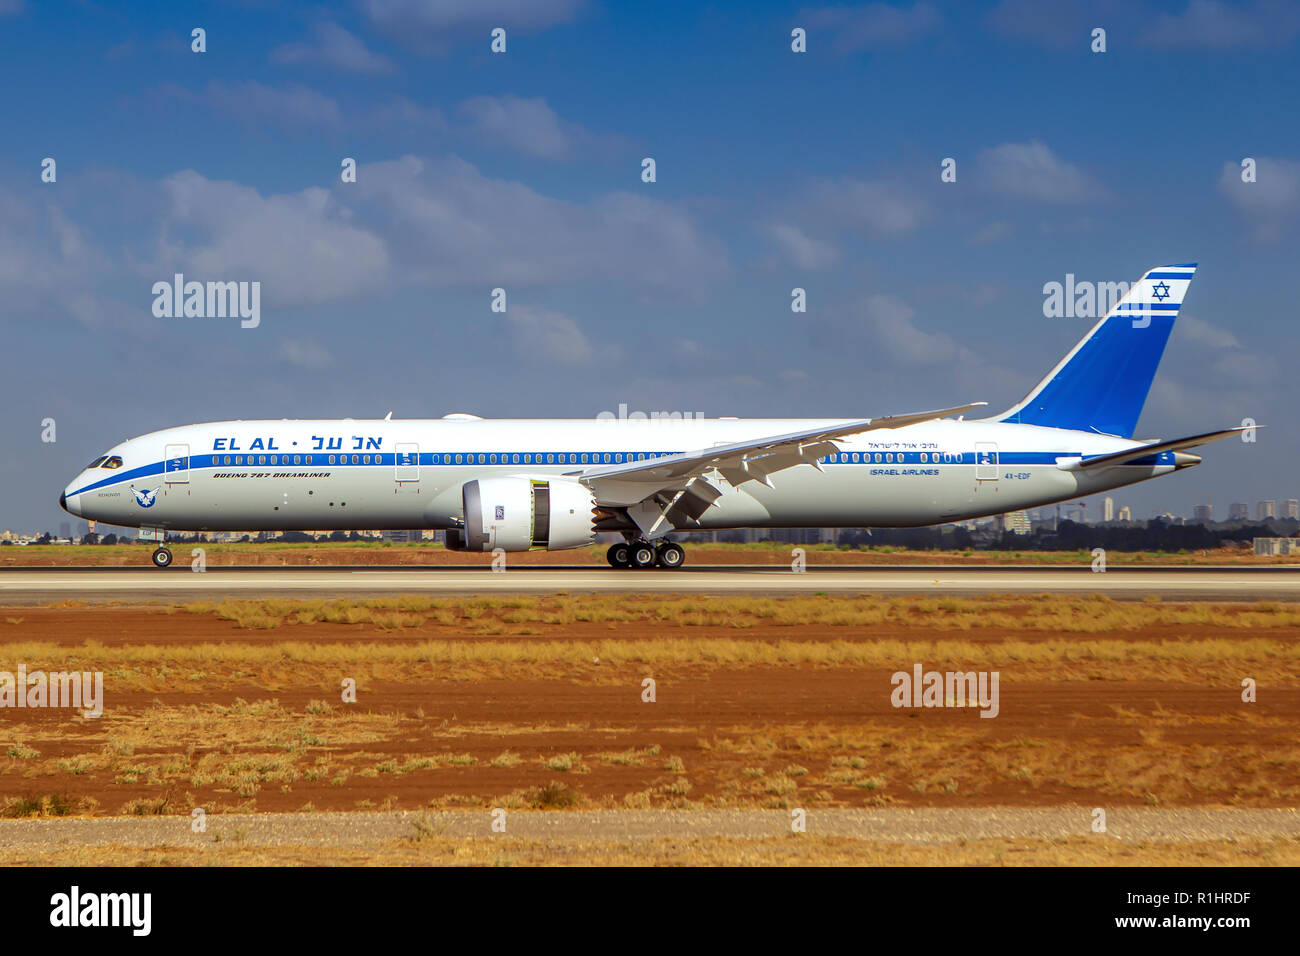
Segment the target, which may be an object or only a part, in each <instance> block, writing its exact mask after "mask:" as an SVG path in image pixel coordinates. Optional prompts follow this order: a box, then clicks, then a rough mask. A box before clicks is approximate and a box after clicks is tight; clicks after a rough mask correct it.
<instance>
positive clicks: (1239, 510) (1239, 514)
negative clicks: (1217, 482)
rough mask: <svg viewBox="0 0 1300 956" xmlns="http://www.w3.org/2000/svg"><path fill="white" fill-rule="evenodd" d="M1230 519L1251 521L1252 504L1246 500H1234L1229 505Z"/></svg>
mask: <svg viewBox="0 0 1300 956" xmlns="http://www.w3.org/2000/svg"><path fill="white" fill-rule="evenodd" d="M1228 520H1229V521H1249V520H1250V505H1248V504H1246V502H1244V501H1234V502H1233V503H1232V504H1230V505H1228Z"/></svg>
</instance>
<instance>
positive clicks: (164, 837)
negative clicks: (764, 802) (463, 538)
mask: <svg viewBox="0 0 1300 956" xmlns="http://www.w3.org/2000/svg"><path fill="white" fill-rule="evenodd" d="M504 819H505V832H504V835H506V836H510V837H515V838H522V839H527V840H541V841H555V842H568V843H591V842H601V843H603V842H627V841H638V840H657V839H683V838H698V837H705V838H707V837H731V838H740V839H758V838H764V837H782V836H786V835H788V834H789V833H790V832H791V813H790V811H784V810H778V811H771V810H598V811H584V812H578V811H574V812H566V811H536V810H521V811H510V812H507V813H506V814H505V818H504ZM492 821H493V817H492V814H491V811H489V810H477V811H471V810H456V811H443V812H429V813H410V812H382V813H375V812H367V813H285V814H260V815H243V814H240V815H236V816H210V817H208V818H207V821H206V830H205V831H204V832H203V833H195V832H193V830H192V828H191V818H190V817H189V816H188V815H186V816H170V817H146V818H141V817H101V818H88V819H63V820H0V847H3V848H6V849H8V848H18V849H27V850H37V851H39V850H40V849H42V848H51V849H53V848H57V847H66V846H74V845H75V846H132V847H186V846H190V847H201V846H210V845H212V843H213V841H214V840H216V839H218V838H220V839H221V840H223V841H232V842H238V843H239V844H240V845H242V846H267V847H270V846H301V847H326V848H328V847H338V848H343V847H353V848H366V847H378V846H382V845H384V844H386V843H391V842H392V841H394V840H399V839H403V838H410V837H412V836H415V835H417V833H420V832H423V833H425V834H428V835H433V836H441V837H453V838H466V837H493V836H497V835H500V834H496V833H494V832H493V830H492ZM1092 821H1093V811H1092V809H1091V808H1087V807H1044V808H1006V807H989V808H974V809H933V808H924V809H897V808H891V809H884V810H812V811H809V812H808V814H807V821H806V823H807V830H806V832H807V833H810V834H817V835H820V836H834V837H848V838H854V839H860V840H871V841H878V842H885V843H911V844H943V843H954V842H957V841H961V840H986V839H997V838H1009V839H1025V840H1056V839H1066V838H1069V837H1096V838H1097V839H1112V840H1119V841H1122V842H1129V843H1137V842H1152V843H1188V842H1196V841H1205V840H1226V839H1242V838H1253V839H1264V840H1269V839H1277V838H1288V837H1289V838H1296V837H1300V811H1297V810H1294V809H1291V810H1260V809H1219V810H1194V809H1151V808H1129V809H1124V808H1115V809H1110V810H1108V811H1107V819H1106V832H1105V833H1104V834H1103V833H1094V832H1093V830H1092Z"/></svg>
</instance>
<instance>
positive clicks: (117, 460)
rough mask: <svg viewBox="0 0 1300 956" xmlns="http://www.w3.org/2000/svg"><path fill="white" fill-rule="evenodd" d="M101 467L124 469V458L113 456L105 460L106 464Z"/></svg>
mask: <svg viewBox="0 0 1300 956" xmlns="http://www.w3.org/2000/svg"><path fill="white" fill-rule="evenodd" d="M100 467H101V468H121V467H122V456H121V455H113V456H112V457H111V458H106V459H105V460H104V464H103V465H101V466H100Z"/></svg>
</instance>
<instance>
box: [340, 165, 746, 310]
mask: <svg viewBox="0 0 1300 956" xmlns="http://www.w3.org/2000/svg"><path fill="white" fill-rule="evenodd" d="M357 186H358V188H359V190H360V195H361V197H362V198H361V203H360V204H359V205H358V206H357V215H358V217H359V218H361V219H363V220H364V221H367V222H376V223H378V224H380V225H377V226H376V228H377V229H379V230H381V231H382V232H383V234H384V235H385V236H386V237H388V238H389V239H390V245H389V248H390V249H391V250H393V251H394V254H400V255H401V257H402V258H403V269H404V270H405V273H406V274H409V275H410V276H412V277H414V278H416V279H418V280H420V281H425V282H429V283H432V284H435V285H451V286H473V285H480V286H481V285H486V286H487V287H488V288H491V287H495V286H506V287H508V286H510V285H512V284H514V285H552V284H555V283H569V282H574V281H580V280H583V279H601V280H612V279H624V280H630V281H632V282H634V283H636V284H638V285H642V286H645V285H649V286H656V287H669V288H673V289H676V290H677V291H679V292H681V293H684V294H685V295H687V296H697V295H700V294H702V292H703V290H704V289H705V288H706V287H707V286H708V285H710V284H712V283H714V282H716V281H718V280H719V279H721V278H722V277H723V276H724V275H725V274H726V273H727V272H728V271H729V263H728V257H727V253H726V249H725V247H723V245H722V244H721V243H720V242H718V241H717V240H715V239H712V238H710V237H707V236H705V235H703V234H701V233H700V232H699V230H697V229H696V227H695V225H694V223H693V222H692V221H691V219H690V218H689V217H688V216H687V215H686V214H685V213H684V212H683V211H681V210H679V209H678V208H676V207H675V206H673V205H670V204H669V203H666V202H663V201H662V200H657V199H651V198H649V197H647V196H645V195H641V194H634V193H627V192H616V193H608V194H606V195H604V196H601V197H599V198H597V199H595V200H592V201H591V202H588V203H576V202H569V201H566V200H560V199H553V198H551V197H549V196H544V195H542V194H540V193H537V192H535V191H533V190H532V189H530V188H529V187H528V186H526V185H524V184H523V183H518V182H511V181H508V180H504V179H492V178H490V177H487V176H484V175H483V174H482V173H481V172H479V170H478V169H476V168H475V167H474V166H472V165H471V164H469V163H467V162H465V161H464V160H461V159H459V158H457V157H454V156H453V157H447V158H445V159H440V160H423V159H419V158H416V157H414V156H405V157H403V158H402V159H400V160H394V161H388V162H381V163H373V164H369V165H366V166H363V167H362V168H361V170H360V171H359V174H358V182H357Z"/></svg>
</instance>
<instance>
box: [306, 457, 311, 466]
mask: <svg viewBox="0 0 1300 956" xmlns="http://www.w3.org/2000/svg"><path fill="white" fill-rule="evenodd" d="M307 464H309V465H310V464H311V455H308V456H307Z"/></svg>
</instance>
